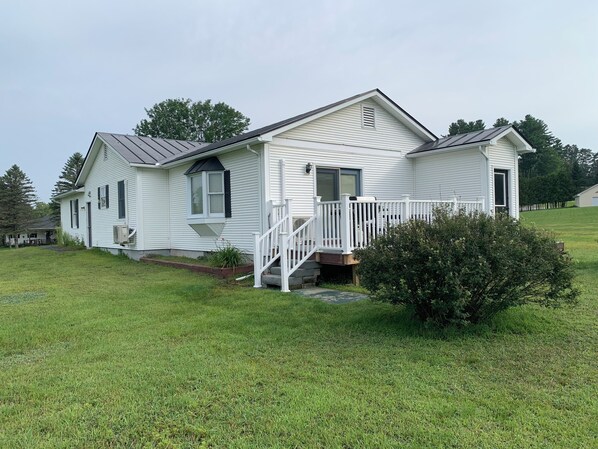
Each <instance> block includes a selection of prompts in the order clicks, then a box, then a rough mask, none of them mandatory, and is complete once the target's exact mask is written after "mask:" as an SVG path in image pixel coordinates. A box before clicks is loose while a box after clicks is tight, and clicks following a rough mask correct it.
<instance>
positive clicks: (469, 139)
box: [409, 125, 512, 154]
mask: <svg viewBox="0 0 598 449" xmlns="http://www.w3.org/2000/svg"><path fill="white" fill-rule="evenodd" d="M509 128H512V126H511V125H507V126H500V127H498V128H490V129H484V130H482V131H473V132H470V133H465V134H456V135H454V136H446V137H442V138H441V139H438V140H436V141H434V142H427V143H424V144H423V145H420V146H419V147H417V148H416V149H415V150H413V151H410V152H409V154H416V153H424V152H426V151H433V150H442V149H446V148H451V147H460V146H464V145H474V144H479V143H484V142H489V141H490V140H492V139H494V138H495V137H496V136H498V135H499V134H502V133H503V132H504V131H506V130H507V129H509Z"/></svg>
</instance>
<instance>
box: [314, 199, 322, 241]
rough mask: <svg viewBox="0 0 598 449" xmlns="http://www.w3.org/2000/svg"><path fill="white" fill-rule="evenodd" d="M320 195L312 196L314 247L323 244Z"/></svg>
mask: <svg viewBox="0 0 598 449" xmlns="http://www.w3.org/2000/svg"><path fill="white" fill-rule="evenodd" d="M321 200H322V197H321V196H314V215H315V217H316V248H317V249H318V250H319V249H320V248H322V246H323V240H324V238H323V228H322V208H321V207H320V201H321Z"/></svg>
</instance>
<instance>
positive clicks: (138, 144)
mask: <svg viewBox="0 0 598 449" xmlns="http://www.w3.org/2000/svg"><path fill="white" fill-rule="evenodd" d="M97 135H98V137H100V139H102V140H103V141H104V142H105V143H107V144H108V145H110V146H111V147H112V148H114V150H116V151H117V152H118V153H119V154H120V155H121V156H122V157H123V158H124V159H125V160H126V161H127V162H129V163H131V164H149V165H155V164H157V163H161V162H162V161H164V160H166V159H169V158H172V157H177V156H180V155H183V154H186V153H189V152H194V151H198V150H200V149H201V148H203V147H206V146H207V145H208V144H207V143H204V142H192V141H187V140H174V139H160V138H157V137H142V136H131V135H128V134H112V133H97Z"/></svg>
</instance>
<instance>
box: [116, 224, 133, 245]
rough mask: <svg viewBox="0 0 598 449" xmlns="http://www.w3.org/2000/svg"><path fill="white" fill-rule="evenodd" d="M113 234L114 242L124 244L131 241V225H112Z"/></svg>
mask: <svg viewBox="0 0 598 449" xmlns="http://www.w3.org/2000/svg"><path fill="white" fill-rule="evenodd" d="M112 235H113V237H114V243H116V244H118V245H122V244H123V243H128V241H129V227H128V226H127V225H122V224H121V225H114V226H113V227H112Z"/></svg>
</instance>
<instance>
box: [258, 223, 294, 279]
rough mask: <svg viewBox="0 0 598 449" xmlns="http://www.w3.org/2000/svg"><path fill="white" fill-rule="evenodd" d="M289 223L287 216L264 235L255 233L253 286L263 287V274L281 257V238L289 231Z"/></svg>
mask: <svg viewBox="0 0 598 449" xmlns="http://www.w3.org/2000/svg"><path fill="white" fill-rule="evenodd" d="M289 222H290V220H289V217H288V215H285V216H284V217H282V218H281V219H280V220H278V221H277V222H276V223H275V224H274V226H272V227H271V228H270V229H268V230H267V231H266V232H265V233H264V234H263V235H260V233H259V232H254V233H253V236H254V251H253V277H254V284H253V286H254V287H255V288H260V287H261V286H262V273H263V272H264V271H266V270H267V269H268V268H269V267H270V266H271V265H272V264H273V263H274V262H276V260H277V259H278V258H279V257H280V246H279V238H280V235H281V233H283V232H286V231H287V228H288V225H289Z"/></svg>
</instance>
